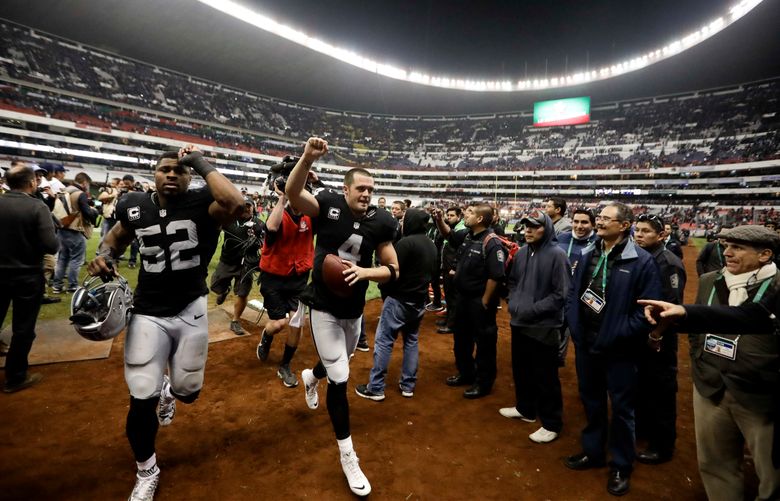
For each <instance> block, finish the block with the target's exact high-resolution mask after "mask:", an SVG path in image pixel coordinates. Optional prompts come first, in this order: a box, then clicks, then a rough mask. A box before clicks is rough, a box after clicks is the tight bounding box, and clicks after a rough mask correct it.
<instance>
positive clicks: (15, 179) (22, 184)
mask: <svg viewBox="0 0 780 501" xmlns="http://www.w3.org/2000/svg"><path fill="white" fill-rule="evenodd" d="M5 182H6V184H8V187H9V188H11V189H12V190H14V191H23V192H25V193H34V192H35V190H36V188H37V187H38V184H37V182H36V181H35V173H34V172H33V170H32V169H31V168H29V167H26V166H24V165H17V166H14V167H11V168H10V169H8V172H7V173H6V175H5Z"/></svg>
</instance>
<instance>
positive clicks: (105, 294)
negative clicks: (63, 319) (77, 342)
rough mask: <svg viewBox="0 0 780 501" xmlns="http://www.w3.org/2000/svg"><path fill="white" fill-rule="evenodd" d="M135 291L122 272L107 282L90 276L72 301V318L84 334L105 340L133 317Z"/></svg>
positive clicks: (90, 338)
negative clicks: (131, 314) (121, 274)
mask: <svg viewBox="0 0 780 501" xmlns="http://www.w3.org/2000/svg"><path fill="white" fill-rule="evenodd" d="M132 308H133V291H132V290H131V289H130V286H129V285H128V283H127V280H125V279H124V278H123V277H121V276H117V277H112V280H110V281H108V282H105V281H103V279H101V277H91V278H87V279H86V280H85V281H84V283H83V284H82V286H81V287H79V288H78V290H76V292H75V293H74V294H73V298H72V299H71V301H70V321H71V323H72V324H73V327H74V328H75V329H76V332H78V333H79V334H80V335H81V336H82V337H83V338H85V339H89V340H90V341H105V340H106V339H112V338H114V337H116V336H118V335H119V333H120V332H122V330H123V329H124V328H125V327H127V323H128V322H129V321H130V313H131V310H132Z"/></svg>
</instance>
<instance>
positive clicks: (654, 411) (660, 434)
mask: <svg viewBox="0 0 780 501" xmlns="http://www.w3.org/2000/svg"><path fill="white" fill-rule="evenodd" d="M662 343H663V344H662V345H661V351H660V352H656V351H654V350H652V349H650V348H649V347H645V349H643V350H641V356H640V357H639V366H638V372H637V399H636V431H637V436H638V437H640V438H645V439H647V447H648V449H651V450H654V451H657V452H660V453H662V454H671V453H672V451H674V443H675V440H676V439H677V428H676V421H677V335H676V334H675V333H671V334H668V333H667V334H664V339H663V342H662Z"/></svg>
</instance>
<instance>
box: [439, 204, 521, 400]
mask: <svg viewBox="0 0 780 501" xmlns="http://www.w3.org/2000/svg"><path fill="white" fill-rule="evenodd" d="M435 219H436V226H438V228H439V231H440V232H441V233H442V235H444V236H445V238H447V239H449V243H450V244H452V245H454V246H456V247H457V248H458V254H457V260H458V263H457V267H456V268H455V276H454V285H455V288H456V289H457V291H458V299H457V313H456V318H455V325H454V338H455V339H454V345H455V346H454V347H455V365H456V366H457V368H458V374H456V375H454V376H450V377H448V378H447V385H449V386H465V385H471V386H470V387H469V389H467V390H466V391H465V392H464V393H463V396H464V397H465V398H470V399H474V398H480V397H484V396H486V395H487V394H489V393H490V390H491V389H492V388H493V382H494V381H495V379H496V342H497V340H498V327H497V326H496V310H497V308H498V300H499V298H498V295H497V294H496V289H497V287H498V284H499V283H500V282H501V281H502V280H503V278H504V263H505V261H506V255H505V252H504V247H503V246H502V245H501V244H500V243H499V242H498V240H497V239H496V238H494V237H492V236H491V235H493V234H494V232H493V230H492V229H491V228H490V225H491V224H492V222H493V208H492V207H490V206H489V205H488V204H472V205H470V206H469V207H468V208H467V209H466V215H465V217H464V218H463V223H464V224H465V226H466V228H468V231H466V230H463V231H458V232H453V231H452V230H451V229H450V227H449V226H448V225H447V224H445V223H444V221H443V220H442V215H441V211H437V212H436V217H435ZM475 344H476V347H477V352H476V358H475V357H474V345H475Z"/></svg>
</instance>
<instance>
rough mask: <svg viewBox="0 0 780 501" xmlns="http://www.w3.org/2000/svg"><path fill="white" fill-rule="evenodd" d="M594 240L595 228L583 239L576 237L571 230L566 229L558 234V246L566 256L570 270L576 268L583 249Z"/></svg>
mask: <svg viewBox="0 0 780 501" xmlns="http://www.w3.org/2000/svg"><path fill="white" fill-rule="evenodd" d="M594 240H596V231H595V230H594V231H593V232H592V233H591V234H590V236H589V237H587V238H583V239H579V238H576V237H575V236H574V234H573V233H572V232H571V231H566V232H563V233H561V234H560V235H558V247H560V248H561V249H563V251H564V252H565V253H566V255H567V256H568V258H569V263H570V264H571V268H572V271H574V270H576V269H577V266H578V264H579V261H580V255H581V254H582V251H583V249H585V247H587V246H588V245H590V244H592V243H593V241H594ZM570 246H571V247H570Z"/></svg>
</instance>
